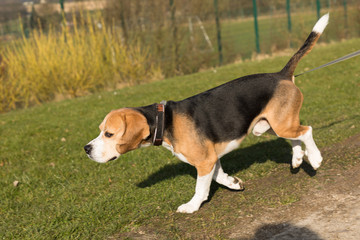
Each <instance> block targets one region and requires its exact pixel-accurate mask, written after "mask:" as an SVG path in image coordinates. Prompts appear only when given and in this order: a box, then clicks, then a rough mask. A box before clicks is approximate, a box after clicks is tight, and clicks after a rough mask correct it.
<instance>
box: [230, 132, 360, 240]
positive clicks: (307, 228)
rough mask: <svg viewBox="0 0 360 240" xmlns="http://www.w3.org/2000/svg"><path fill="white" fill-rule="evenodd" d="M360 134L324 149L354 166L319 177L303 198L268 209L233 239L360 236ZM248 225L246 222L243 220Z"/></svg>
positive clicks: (347, 239) (236, 230)
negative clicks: (286, 204)
mask: <svg viewBox="0 0 360 240" xmlns="http://www.w3.org/2000/svg"><path fill="white" fill-rule="evenodd" d="M359 149H360V135H359V134H358V135H356V136H354V137H351V138H350V139H348V140H346V141H345V142H343V143H339V144H336V145H333V146H331V147H329V148H325V149H323V153H324V155H325V156H326V157H327V158H329V159H331V158H342V159H346V158H350V159H352V164H351V165H352V166H351V167H346V169H343V168H341V167H339V166H338V167H337V168H333V169H329V170H327V171H324V172H323V173H320V174H319V175H320V176H317V178H318V181H317V184H316V188H310V191H308V192H307V193H306V194H305V195H303V196H302V197H301V199H300V201H298V202H296V203H293V204H290V205H289V206H284V207H280V208H276V209H268V210H267V211H266V210H265V211H261V213H258V214H255V215H254V216H252V217H251V219H247V221H248V224H246V227H242V228H239V226H240V225H238V224H237V225H236V226H235V227H233V228H232V229H230V230H229V231H228V233H229V235H228V236H229V238H230V239H307V240H312V239H314V240H315V239H318V240H319V239H344V240H358V239H360V150H359ZM242 224H244V222H243V223H242Z"/></svg>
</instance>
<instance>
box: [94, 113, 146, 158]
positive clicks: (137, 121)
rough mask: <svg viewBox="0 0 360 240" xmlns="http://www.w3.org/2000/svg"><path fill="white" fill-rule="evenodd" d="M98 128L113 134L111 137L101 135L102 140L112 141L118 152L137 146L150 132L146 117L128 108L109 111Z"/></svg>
mask: <svg viewBox="0 0 360 240" xmlns="http://www.w3.org/2000/svg"><path fill="white" fill-rule="evenodd" d="M99 128H100V130H101V131H103V132H104V133H105V132H109V133H111V134H114V136H112V137H111V138H107V137H106V136H105V134H104V135H103V140H104V142H109V141H112V142H113V143H112V144H116V150H117V151H118V152H119V153H120V154H123V153H126V152H128V151H131V150H134V149H136V148H138V147H139V146H140V144H141V142H142V140H143V139H145V138H146V137H147V136H149V134H150V129H149V125H148V124H147V120H146V118H145V117H144V116H143V115H142V114H140V113H139V112H137V111H134V110H132V109H128V108H122V109H119V110H114V111H111V112H110V113H109V114H108V115H107V116H106V117H105V119H104V121H103V122H102V123H101V124H100V126H99Z"/></svg>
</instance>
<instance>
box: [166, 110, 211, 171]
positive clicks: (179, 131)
mask: <svg viewBox="0 0 360 240" xmlns="http://www.w3.org/2000/svg"><path fill="white" fill-rule="evenodd" d="M173 129H174V132H173V138H174V140H173V141H172V145H173V147H174V152H176V153H181V154H182V155H184V157H185V158H186V159H187V161H188V162H189V163H190V164H191V165H193V166H195V167H196V169H197V171H198V175H199V176H204V175H207V174H209V173H210V172H211V170H212V169H213V167H214V165H215V163H216V161H217V154H216V152H215V148H214V143H212V142H211V141H209V140H207V139H205V138H203V137H202V136H201V135H200V134H199V132H198V131H197V129H196V127H195V125H194V122H193V121H191V120H190V119H189V118H188V117H186V116H184V115H181V114H174V116H173ZM164 140H165V141H166V142H169V140H168V139H164Z"/></svg>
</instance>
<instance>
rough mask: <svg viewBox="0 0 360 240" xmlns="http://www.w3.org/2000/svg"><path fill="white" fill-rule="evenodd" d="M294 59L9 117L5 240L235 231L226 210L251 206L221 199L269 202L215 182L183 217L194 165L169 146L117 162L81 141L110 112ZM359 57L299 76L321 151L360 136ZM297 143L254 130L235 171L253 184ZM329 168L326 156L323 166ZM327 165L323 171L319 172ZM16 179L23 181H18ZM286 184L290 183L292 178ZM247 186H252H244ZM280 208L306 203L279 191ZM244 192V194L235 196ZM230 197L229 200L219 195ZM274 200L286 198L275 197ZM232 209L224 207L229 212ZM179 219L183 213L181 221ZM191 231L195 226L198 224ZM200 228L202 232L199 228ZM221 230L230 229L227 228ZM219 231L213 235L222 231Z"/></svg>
mask: <svg viewBox="0 0 360 240" xmlns="http://www.w3.org/2000/svg"><path fill="white" fill-rule="evenodd" d="M359 45H360V39H353V40H349V41H344V42H341V43H336V44H331V45H328V46H316V47H315V49H314V50H313V52H311V53H310V55H309V56H307V57H306V58H305V59H303V60H302V62H301V63H300V64H299V66H298V68H297V72H301V71H303V70H304V69H305V68H313V67H316V66H319V65H320V64H323V63H326V62H328V61H330V60H333V59H335V58H337V57H341V56H343V55H345V54H348V53H350V52H353V51H355V50H358V46H359ZM288 59H289V57H277V58H273V59H265V60H262V61H255V62H244V63H241V64H233V65H228V66H224V67H222V68H218V69H217V71H216V72H214V71H206V72H202V73H197V74H193V75H189V76H183V77H176V78H171V79H166V80H163V81H159V82H154V83H150V84H144V85H139V86H135V87H132V88H124V89H122V90H117V91H111V92H101V93H98V94H94V95H92V96H87V97H82V98H77V99H73V100H65V101H62V102H58V103H48V104H44V105H41V106H37V107H34V108H30V109H23V110H16V111H12V112H9V113H6V114H2V115H0V237H1V238H5V239H14V238H16V239H54V238H59V239H64V238H72V239H79V238H82V239H88V238H95V239H104V238H106V237H109V236H114V235H116V234H117V233H122V232H128V231H133V230H134V229H135V230H136V229H139V228H140V227H142V226H147V225H151V224H152V222H153V221H157V222H161V223H162V224H161V227H160V228H159V229H157V230H159V231H160V230H161V231H163V232H165V233H166V234H167V235H168V236H170V238H176V237H181V236H183V234H184V233H183V232H182V231H181V223H183V222H184V221H187V222H189V223H194V225H193V229H194V230H193V231H195V230H199V229H200V230H204V229H207V226H205V225H204V224H205V223H204V222H201V221H202V220H201V218H200V217H201V216H203V214H204V215H207V216H212V217H213V219H211V221H210V223H209V224H212V226H215V227H217V229H219V228H226V226H230V223H228V225H223V223H222V222H220V220H218V219H217V218H219V219H221V221H226V219H224V217H222V216H219V215H218V214H216V209H215V206H216V207H218V208H220V209H218V210H221V211H222V210H223V211H225V212H226V211H227V214H229V215H236V214H237V213H238V212H239V211H243V212H246V208H244V209H234V206H230V205H227V204H224V205H222V204H218V203H217V200H216V199H215V198H217V197H218V198H221V196H222V195H224V196H225V197H226V196H227V195H230V196H234V200H233V201H237V202H238V203H239V204H240V203H241V204H243V205H245V206H246V204H253V203H254V202H262V201H263V202H264V203H265V200H262V195H261V192H256V189H254V190H253V193H252V195H251V196H248V195H244V194H243V193H234V192H231V191H228V190H226V189H223V188H221V187H220V188H219V186H218V185H216V184H213V187H212V195H213V201H210V202H209V203H207V204H205V206H203V207H202V208H201V209H200V211H199V213H195V214H194V215H182V214H175V213H174V212H175V211H176V209H177V207H178V206H179V205H180V204H182V203H184V202H187V201H188V200H189V199H190V198H191V197H192V195H193V194H194V188H195V179H194V177H195V174H196V172H195V169H194V168H192V167H191V166H188V165H186V164H184V163H181V162H180V161H179V160H177V159H176V158H175V157H173V156H172V155H171V153H170V152H168V151H167V150H165V149H163V148H157V147H150V148H146V149H140V150H137V151H133V152H130V153H128V154H126V155H124V156H122V157H121V158H120V159H118V160H117V161H114V162H110V163H108V164H98V163H95V162H93V161H91V160H89V159H88V158H87V157H86V155H85V153H84V152H83V149H82V147H83V146H84V145H85V144H86V143H87V142H88V141H89V140H91V139H92V138H94V137H96V136H97V135H98V124H99V123H100V122H101V120H102V119H103V117H104V116H105V114H106V113H107V112H109V111H110V110H112V109H116V108H121V107H125V106H141V105H145V104H151V103H154V102H160V101H161V100H163V99H166V100H169V99H172V100H180V99H183V98H186V97H188V96H191V95H193V94H196V93H198V92H201V91H204V90H206V89H209V88H211V87H214V86H217V85H219V84H221V83H224V82H227V81H229V80H232V79H234V78H236V77H238V76H243V75H247V74H251V73H258V72H272V71H277V70H280V69H281V68H282V67H283V66H284V65H285V63H286V61H287V60H288ZM358 63H359V59H358V58H354V59H352V60H349V61H347V62H343V63H339V64H337V65H334V66H331V67H328V68H325V69H321V70H318V71H315V72H312V73H309V74H306V75H304V76H301V77H299V78H297V79H296V81H297V86H299V88H300V89H301V90H302V92H303V94H304V97H305V101H304V104H303V108H302V112H301V122H302V123H303V124H305V125H306V124H309V125H312V126H313V128H314V137H315V141H316V142H317V144H318V146H319V147H320V148H322V147H325V146H328V145H331V144H333V143H336V142H339V141H341V140H344V139H346V138H347V137H349V136H352V135H355V134H356V133H359V132H360V113H359V109H360V101H359V97H360V95H359V92H360V91H359V88H360V77H359V72H360V71H359V70H360V65H359V64H358ZM290 160H291V147H290V144H289V143H288V142H287V141H285V140H282V139H276V138H273V137H269V136H263V137H260V138H256V137H253V136H249V137H248V138H246V140H245V141H244V142H243V144H242V146H241V148H240V149H239V150H237V151H234V152H232V153H230V154H228V155H227V156H225V157H224V161H223V162H224V168H225V170H226V171H227V172H229V173H230V174H233V175H236V176H239V177H241V178H242V179H243V180H246V181H249V180H250V181H252V180H256V179H260V178H262V177H264V176H268V175H269V174H271V173H273V172H276V171H277V170H278V169H279V168H283V167H286V168H287V167H288V166H289V163H290ZM323 168H324V169H326V161H325V162H324V166H323ZM320 171H321V169H320ZM14 181H19V184H18V186H17V187H15V186H14V185H13V182H14ZM284 187H291V186H288V185H286V184H285V183H284ZM245 192H246V191H245ZM278 193H279V200H278V201H277V202H280V204H283V205H286V204H291V203H292V202H295V201H297V199H298V198H297V196H293V195H284V194H283V190H282V189H280V188H279V189H278ZM235 196H236V197H235ZM220 200H221V199H220ZM271 204H275V205H276V204H277V203H276V202H274V203H271ZM221 208H223V209H221ZM174 216H175V217H174ZM190 230H191V229H190ZM200 230H199V231H200ZM220 235H221V234H220ZM216 236H217V237H219V238H220V236H219V234H218V233H214V237H216Z"/></svg>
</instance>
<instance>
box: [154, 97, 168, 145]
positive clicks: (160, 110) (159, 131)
mask: <svg viewBox="0 0 360 240" xmlns="http://www.w3.org/2000/svg"><path fill="white" fill-rule="evenodd" d="M165 105H166V101H161V102H160V103H159V104H157V105H156V110H157V113H156V118H155V126H156V127H155V132H154V138H153V145H154V146H160V145H161V144H162V142H163V137H164V128H165Z"/></svg>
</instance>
